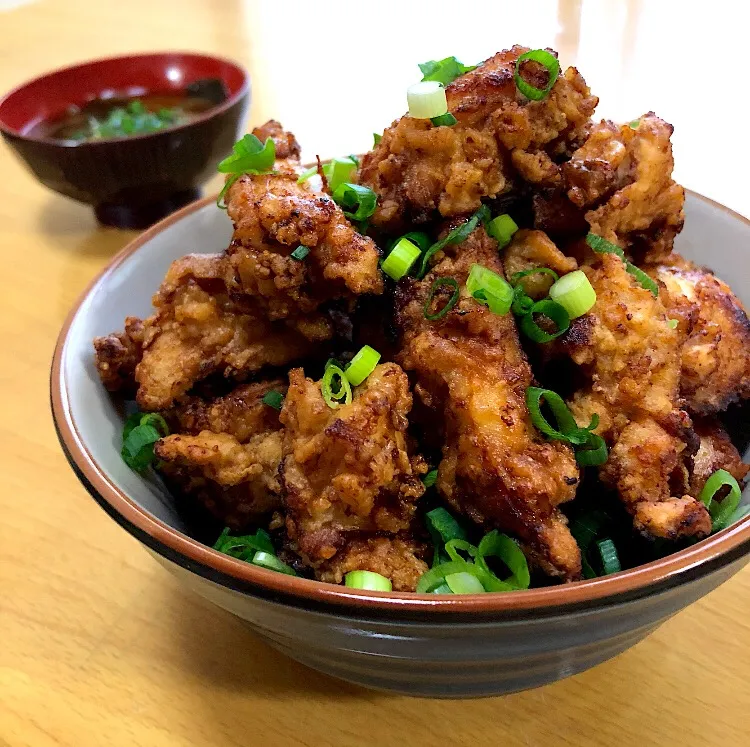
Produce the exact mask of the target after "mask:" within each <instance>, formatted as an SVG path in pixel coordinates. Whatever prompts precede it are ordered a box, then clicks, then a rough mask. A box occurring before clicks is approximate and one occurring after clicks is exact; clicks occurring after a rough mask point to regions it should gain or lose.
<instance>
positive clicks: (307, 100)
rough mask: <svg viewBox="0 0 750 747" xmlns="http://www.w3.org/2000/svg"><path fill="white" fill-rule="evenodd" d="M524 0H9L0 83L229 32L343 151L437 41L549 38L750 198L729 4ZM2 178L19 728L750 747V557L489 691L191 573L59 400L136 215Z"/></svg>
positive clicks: (148, 735) (699, 164) (5, 612)
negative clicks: (405, 680) (96, 456)
mask: <svg viewBox="0 0 750 747" xmlns="http://www.w3.org/2000/svg"><path fill="white" fill-rule="evenodd" d="M14 4H17V5H18V6H19V7H17V8H15V9H10V10H5V11H3V10H1V9H2V8H3V7H7V6H11V5H14ZM417 5H419V8H417ZM360 6H361V7H360ZM505 6H506V3H500V2H495V3H487V4H482V3H475V2H470V1H469V0H463V2H461V3H445V4H443V3H440V2H432V3H419V4H416V3H415V4H414V5H413V6H412V5H410V4H408V3H407V2H405V0H399V2H386V1H384V0H381V2H378V3H352V2H349V3H336V4H331V5H329V6H326V7H322V5H320V4H318V3H315V2H305V3H302V2H300V3H293V2H286V3H281V2H275V3H273V2H268V3H263V4H254V3H249V2H245V3H243V2H240V1H239V0H221V2H210V1H209V0H180V1H179V2H174V1H173V0H160V1H159V2H155V1H154V0H128V2H121V3H114V2H91V0H88V1H86V0H49V1H47V2H32V3H27V4H23V3H22V0H21V1H20V2H19V1H16V0H0V91H2V90H5V89H8V88H10V87H11V86H14V85H16V84H18V83H20V82H22V81H23V80H25V79H27V78H29V77H32V76H35V75H37V74H39V73H42V72H44V71H46V70H48V69H50V68H54V67H57V66H59V65H63V64H68V63H72V62H75V61H77V60H80V59H83V58H91V57H98V56H103V55H111V54H116V53H120V52H125V51H131V50H150V49H154V48H170V47H171V48H182V49H196V50H205V51H210V52H219V53H222V54H225V55H227V56H231V57H234V58H236V59H238V60H240V61H241V62H242V63H243V64H245V65H246V66H248V68H249V69H250V71H251V74H252V76H253V79H254V102H253V107H252V112H251V118H250V119H251V123H253V124H254V123H259V122H262V121H264V120H265V119H267V118H268V117H271V116H274V117H277V118H278V119H280V120H281V121H283V122H284V123H286V124H287V126H289V127H290V128H292V129H293V130H294V131H295V132H296V133H297V135H298V137H299V139H300V141H301V142H302V143H303V147H304V149H305V155H306V156H307V157H310V156H313V155H314V154H315V153H320V154H321V155H322V156H330V155H337V154H346V153H350V152H356V151H360V150H362V149H365V148H367V147H369V145H370V143H371V133H372V132H373V131H380V130H382V128H383V127H384V126H385V125H386V124H388V123H389V122H390V120H391V119H392V118H394V117H395V116H397V115H398V114H399V113H400V112H402V111H403V109H404V108H405V100H404V90H405V87H406V86H407V85H408V84H409V83H410V82H413V81H415V80H416V79H418V78H417V68H416V67H415V64H416V63H417V62H418V61H421V60H425V59H430V58H433V57H437V58H440V57H443V56H446V55H449V54H456V55H457V56H458V57H459V58H460V59H462V60H464V61H465V62H467V63H468V62H473V61H475V60H478V59H483V58H484V57H486V56H489V55H490V54H491V53H492V52H494V51H496V49H499V48H501V47H504V46H509V45H511V44H512V43H513V42H515V41H519V42H522V43H525V44H529V45H531V46H546V45H550V46H552V47H555V48H556V49H557V50H558V51H559V52H560V57H561V60H562V61H563V63H564V64H577V65H578V66H579V67H580V69H581V70H582V72H583V74H584V76H585V77H586V78H587V80H588V81H589V83H590V85H591V87H592V89H593V90H594V91H595V92H596V93H597V94H599V96H600V97H601V99H602V101H601V105H600V109H599V111H600V113H601V114H602V115H604V116H613V117H616V118H621V119H631V118H634V117H636V116H638V115H639V114H641V113H642V112H644V111H647V110H649V109H651V108H654V109H656V110H657V112H658V113H660V114H662V116H664V117H665V118H666V119H668V120H669V121H671V122H673V123H674V124H675V125H676V132H675V137H674V142H675V151H676V157H677V164H678V166H677V176H678V178H679V179H681V180H682V181H683V182H684V183H685V184H686V185H687V186H689V187H693V188H695V189H697V190H698V191H701V192H703V193H705V194H707V195H709V196H711V197H713V198H714V199H716V200H719V201H721V202H724V203H726V204H728V205H729V206H730V207H733V208H735V209H736V210H739V211H740V212H744V213H745V214H750V193H748V191H747V187H746V181H745V172H746V170H747V166H748V155H747V147H746V145H745V143H744V140H745V139H746V132H745V130H744V124H742V122H741V121H739V117H740V114H741V111H742V110H743V108H745V107H746V106H747V103H746V102H747V96H746V95H745V94H744V93H743V92H742V91H738V89H737V87H738V86H741V85H742V81H743V79H744V78H743V76H744V71H745V69H746V66H747V65H746V58H745V47H746V38H745V36H746V31H745V29H744V25H743V24H742V23H741V22H740V20H739V18H737V19H736V21H735V22H732V15H733V14H732V4H730V3H726V4H725V6H724V7H722V3H720V2H716V0H714V1H713V2H711V3H708V4H700V5H697V4H696V7H695V8H693V7H692V4H690V3H681V2H675V3H666V2H648V3H646V2H645V1H644V2H639V0H633V1H632V2H596V1H595V0H585V1H582V0H561V1H560V2H559V3H554V2H535V3H534V4H533V9H532V4H531V3H514V4H512V6H511V5H510V4H508V6H509V7H505ZM678 17H679V31H678V27H677V25H676V23H677V21H676V18H678ZM708 39H710V40H711V41H710V43H709V44H706V43H705V40H708ZM719 57H720V61H718V60H719ZM743 121H744V120H743ZM0 176H1V178H0V249H2V256H3V259H4V262H3V272H2V274H3V282H2V286H0V334H1V335H2V343H1V344H0V351H2V352H1V353H0V355H1V356H2V365H0V383H1V384H2V385H1V386H0V413H2V417H1V418H0V463H1V464H2V475H3V481H2V485H3V488H2V490H1V491H0V506H1V508H2V512H1V513H0V515H1V516H2V522H0V745H1V746H2V747H23V746H25V745H33V746H34V747H36V746H37V745H44V746H47V745H66V746H69V747H87V746H88V745H108V746H109V747H119V746H120V745H156V746H158V747H161V746H163V745H199V746H203V745H222V746H223V747H229V746H230V745H238V746H239V745H243V747H247V746H249V745H271V746H273V745H310V746H311V747H312V746H314V747H327V746H328V745H376V744H377V745H410V746H411V745H436V744H445V745H471V746H472V747H475V746H478V745H485V744H487V745H489V744H493V745H494V744H501V745H509V746H510V745H598V744H602V745H613V744H614V745H639V746H641V745H672V744H678V743H679V744H682V745H686V746H687V747H689V746H691V745H723V746H727V747H734V746H735V745H743V744H744V745H746V744H750V722H748V713H750V688H748V687H747V686H746V685H747V681H748V672H750V645H749V643H750V614H749V613H750V569H747V570H745V571H744V572H742V573H740V574H739V576H737V577H736V578H735V579H733V580H732V581H731V582H729V583H727V584H726V585H725V586H723V587H722V588H721V589H719V590H718V591H716V592H714V593H713V594H711V595H710V596H709V597H708V598H706V599H704V600H702V601H701V602H699V603H697V604H695V605H693V606H692V607H691V608H690V609H689V610H687V611H685V612H683V613H682V614H680V615H678V616H677V617H676V618H675V619H673V620H671V621H670V622H668V623H666V624H665V625H664V626H663V627H662V628H661V629H660V630H659V631H658V632H657V633H656V634H654V635H653V636H651V638H649V639H648V640H647V641H645V642H644V643H642V644H640V645H639V646H637V647H636V648H635V649H634V650H632V651H629V652H627V653H625V654H623V655H622V656H620V657H618V658H617V659H615V660H614V661H611V662H609V663H607V664H604V665H602V666H600V667H598V668H596V669H594V670H593V671H589V672H586V673H584V674H581V675H578V676H576V677H572V678H570V679H568V680H566V681H564V682H560V683H557V684H554V685H551V686H549V687H545V688H541V689H538V690H535V691H532V692H527V693H522V694H518V695H513V696H509V697H506V698H498V699H488V700H480V701H473V702H439V701H426V700H414V699H409V698H404V697H391V696H388V695H384V694H379V693H374V692H368V691H366V690H362V689H359V688H357V687H353V686H350V685H347V684H344V683H341V682H337V681H334V680H332V679H329V678H327V677H325V676H323V675H319V674H316V673H315V672H312V671H309V670H307V669H305V668H303V667H302V666H300V665H298V664H296V663H294V662H292V661H290V660H288V659H286V658H284V657H283V656H281V655H280V654H278V653H276V652H275V651H272V650H271V649H270V648H268V647H267V646H266V645H264V644H263V643H261V642H260V641H259V640H257V639H256V638H255V637H253V635H252V634H250V633H249V632H248V631H247V629H246V628H245V627H243V625H242V624H241V623H240V622H239V621H238V620H236V619H234V618H233V617H231V616H230V615H228V614H225V613H223V612H221V611H218V610H216V609H214V608H212V607H210V606H209V605H208V604H207V603H205V602H203V601H201V600H200V599H198V598H196V597H194V596H191V595H190V594H188V593H187V592H185V591H183V590H182V589H181V588H180V587H179V586H178V585H177V583H176V582H175V581H174V580H173V579H172V577H171V576H169V575H168V574H167V573H166V572H165V571H163V570H161V569H160V568H159V567H158V566H157V565H156V563H154V562H153V560H151V559H150V558H149V557H148V556H147V554H146V553H145V552H143V551H142V550H141V549H140V548H139V547H138V544H137V542H136V541H135V540H134V539H132V538H131V537H130V536H128V535H127V534H126V533H125V532H123V531H122V530H121V529H119V528H118V527H117V526H116V525H115V523H114V522H113V521H111V520H110V519H109V518H107V516H105V514H104V513H103V512H102V511H101V510H100V509H99V508H98V507H97V506H96V505H95V504H94V502H93V501H92V500H91V499H90V498H89V496H88V495H87V494H86V492H85V491H84V489H83V488H82V487H81V486H80V485H79V484H78V482H77V480H76V478H75V477H74V476H73V474H72V472H71V471H70V469H69V467H68V465H67V464H66V462H65V459H64V458H63V456H62V454H61V452H60V449H59V447H58V444H57V440H56V438H55V435H54V431H53V428H52V423H51V419H50V414H49V407H48V373H49V371H48V369H49V362H50V358H51V355H52V348H53V345H54V342H55V338H56V336H57V332H58V329H59V327H60V325H61V323H62V320H63V318H64V316H65V314H66V312H67V311H68V309H69V307H70V306H71V304H72V303H73V300H74V299H75V298H76V296H77V295H78V294H79V293H80V292H81V290H82V289H83V287H84V286H85V285H86V284H87V283H88V281H89V280H90V279H91V277H92V276H93V275H94V274H95V273H96V272H97V271H98V270H99V269H100V268H101V267H102V265H103V264H104V263H105V262H107V261H108V260H109V259H110V257H111V256H112V255H113V254H114V253H115V252H116V251H117V250H118V249H120V248H121V247H122V246H123V245H124V244H125V243H127V242H128V241H129V240H130V239H131V238H132V237H133V235H134V234H133V233H127V232H122V231H116V230H112V229H105V228H101V227H99V226H97V225H96V223H95V222H94V219H93V215H92V213H91V212H90V210H89V209H88V208H87V207H85V206H82V205H78V204H76V203H73V202H71V201H69V200H66V199H64V198H62V197H59V196H57V195H55V194H53V193H51V192H48V191H46V190H45V189H43V188H42V187H41V186H40V185H38V184H37V183H36V182H35V181H34V180H33V179H32V178H31V177H30V176H29V174H28V173H26V171H25V170H24V169H23V168H22V167H21V165H20V164H19V163H18V162H17V161H16V160H15V159H14V158H13V157H12V156H11V154H10V152H9V151H8V150H7V149H6V148H1V147H0ZM211 187H212V188H214V187H216V182H214V183H212V185H211ZM200 248H201V247H194V249H195V250H200Z"/></svg>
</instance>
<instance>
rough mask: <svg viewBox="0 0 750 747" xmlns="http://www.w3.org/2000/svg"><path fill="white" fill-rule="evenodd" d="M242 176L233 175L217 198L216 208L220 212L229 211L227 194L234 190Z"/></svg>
mask: <svg viewBox="0 0 750 747" xmlns="http://www.w3.org/2000/svg"><path fill="white" fill-rule="evenodd" d="M241 176H242V174H232V175H231V176H230V177H229V178H228V179H227V180H226V181H225V182H224V186H223V187H222V188H221V192H219V196H218V197H217V198H216V207H217V208H219V209H220V210H226V209H227V203H226V202H225V201H224V198H225V197H226V194H227V192H229V190H230V189H231V188H232V185H233V184H234V183H235V182H236V181H237V180H238V179H239V178H240V177H241Z"/></svg>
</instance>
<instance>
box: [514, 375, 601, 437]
mask: <svg viewBox="0 0 750 747" xmlns="http://www.w3.org/2000/svg"><path fill="white" fill-rule="evenodd" d="M542 400H544V401H545V402H546V403H547V406H548V407H549V409H550V410H551V411H552V414H553V415H554V417H555V422H556V425H557V428H555V427H553V426H552V425H551V424H550V423H549V422H547V419H546V418H545V417H544V415H543V414H542ZM526 407H527V408H528V410H529V415H530V416H531V422H532V423H533V424H534V427H535V428H536V429H537V430H538V431H541V432H542V433H544V435H545V436H547V437H548V438H552V439H555V440H557V441H566V442H567V443H572V444H575V445H580V444H584V443H586V440H587V436H586V434H585V433H581V431H585V430H586V429H581V428H579V427H578V423H576V421H575V418H574V417H573V413H572V412H571V411H570V409H569V408H568V406H567V405H566V404H565V402H564V401H563V398H562V397H561V396H560V395H559V394H558V393H557V392H553V391H552V390H551V389H542V388H540V387H537V386H530V387H528V388H527V389H526ZM597 425H598V422H597ZM594 427H596V425H594Z"/></svg>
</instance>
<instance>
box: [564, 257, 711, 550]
mask: <svg viewBox="0 0 750 747" xmlns="http://www.w3.org/2000/svg"><path fill="white" fill-rule="evenodd" d="M595 262H596V264H595V265H594V266H593V267H592V266H586V267H584V268H583V270H584V272H585V273H586V275H587V276H588V278H589V281H590V282H591V285H592V286H593V288H594V290H595V291H596V297H597V298H596V304H595V305H594V307H593V308H592V310H591V311H590V312H589V314H587V315H586V316H585V317H581V318H580V319H579V320H576V321H575V322H574V323H573V325H571V328H570V330H569V332H568V333H566V336H564V337H563V338H561V339H562V340H563V342H562V346H563V348H564V349H566V350H567V351H568V353H569V354H570V355H571V357H572V359H573V360H574V361H575V363H577V364H578V365H580V366H582V367H583V369H584V371H585V372H586V373H587V374H588V376H589V377H590V385H589V386H588V387H586V388H584V389H582V390H580V391H578V392H576V394H575V395H574V396H573V398H572V400H571V402H570V403H569V405H570V408H571V411H572V412H573V415H574V416H575V418H576V421H577V422H578V423H579V425H582V426H586V425H588V424H589V423H590V422H591V418H592V416H593V415H594V414H597V415H599V417H600V418H601V421H600V424H599V427H598V428H597V430H596V432H597V433H598V434H599V435H601V436H602V437H603V438H604V439H605V441H606V442H607V443H608V445H609V446H610V452H609V459H608V460H607V462H606V463H605V464H604V465H603V466H602V467H601V468H600V470H599V475H600V477H601V479H602V481H603V482H605V483H606V484H608V485H610V486H611V487H613V488H615V489H616V490H617V491H618V493H619V495H620V498H621V500H622V501H623V503H624V504H625V506H626V508H627V509H628V511H630V513H631V514H632V516H633V520H634V524H635V527H636V529H638V530H640V531H642V532H645V533H647V534H650V535H653V536H656V537H663V538H667V539H676V538H678V537H686V536H696V537H701V536H704V535H706V534H708V533H709V532H710V531H711V520H710V517H709V515H708V512H707V511H706V509H705V507H704V506H703V504H701V503H699V502H698V501H696V500H695V499H694V498H692V497H691V496H689V495H687V494H686V493H687V490H686V487H685V486H682V487H681V488H680V491H679V493H678V494H677V495H674V494H673V490H672V486H673V484H675V483H677V484H678V485H679V482H680V481H679V479H678V478H679V476H680V474H681V471H680V467H681V464H682V460H683V459H685V458H686V457H687V456H689V453H690V452H689V443H690V442H691V424H690V418H689V417H688V415H687V413H685V412H684V411H682V410H681V409H680V407H679V402H680V400H679V379H680V359H679V344H680V337H679V332H678V331H677V330H675V329H671V328H670V326H669V324H668V323H667V321H668V320H667V313H666V311H665V309H664V306H663V304H662V302H661V300H660V299H659V298H658V297H655V296H654V295H653V294H652V293H651V292H650V291H648V290H646V289H644V288H642V287H641V286H640V285H639V284H638V283H637V282H636V281H635V280H634V279H633V277H632V276H631V275H630V274H628V272H627V271H626V269H625V264H624V263H623V262H622V261H621V260H620V259H619V258H618V257H617V256H615V255H612V254H607V255H601V256H599V257H598V258H597V259H596V260H595Z"/></svg>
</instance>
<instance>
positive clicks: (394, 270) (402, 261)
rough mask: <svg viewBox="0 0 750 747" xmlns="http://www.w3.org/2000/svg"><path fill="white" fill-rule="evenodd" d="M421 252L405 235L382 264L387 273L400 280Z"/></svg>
mask: <svg viewBox="0 0 750 747" xmlns="http://www.w3.org/2000/svg"><path fill="white" fill-rule="evenodd" d="M421 253H422V252H421V251H420V249H419V247H418V246H416V245H415V244H413V243H412V242H411V241H410V240H409V239H408V238H407V237H406V236H404V237H403V238H401V239H399V240H398V241H397V242H396V245H395V246H394V247H393V249H391V252H390V254H389V255H388V256H387V257H386V258H385V259H384V260H383V262H382V264H381V265H380V266H381V267H382V268H383V272H384V273H385V274H386V275H388V276H389V277H391V278H393V280H396V281H398V280H401V278H402V277H404V275H406V274H407V273H408V272H409V270H411V268H412V267H413V266H414V263H415V262H416V261H417V259H418V258H419V255H420V254H421Z"/></svg>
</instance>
